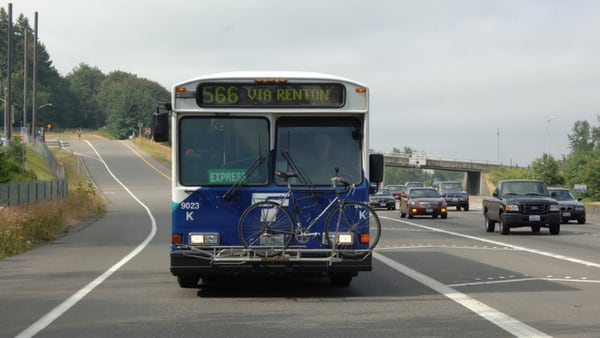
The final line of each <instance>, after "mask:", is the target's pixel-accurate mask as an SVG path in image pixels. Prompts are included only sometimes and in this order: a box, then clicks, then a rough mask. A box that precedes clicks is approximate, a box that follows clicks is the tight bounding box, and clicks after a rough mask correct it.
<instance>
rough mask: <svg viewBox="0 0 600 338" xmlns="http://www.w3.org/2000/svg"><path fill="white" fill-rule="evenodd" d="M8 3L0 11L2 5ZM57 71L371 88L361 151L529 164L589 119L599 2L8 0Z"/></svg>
mask: <svg viewBox="0 0 600 338" xmlns="http://www.w3.org/2000/svg"><path fill="white" fill-rule="evenodd" d="M7 3H8V2H7V1H1V2H0V5H1V6H2V7H4V8H5V9H7ZM11 3H12V8H13V21H16V18H17V17H18V15H19V14H23V15H25V16H26V17H27V18H28V19H29V22H30V24H31V25H32V26H33V21H34V13H35V12H37V13H38V36H39V40H40V41H41V43H43V44H44V46H45V48H46V50H47V51H48V53H49V55H50V58H51V60H52V62H53V65H54V67H55V68H56V69H57V70H58V72H59V73H60V74H61V75H63V76H64V75H67V74H69V73H70V72H72V71H73V70H74V69H75V68H77V67H78V65H79V64H81V63H85V64H87V65H89V66H92V67H97V68H99V69H100V70H101V71H103V72H104V73H106V74H107V73H109V72H111V71H116V70H119V71H124V72H129V73H133V74H136V75H137V76H139V77H143V78H146V79H149V80H152V81H156V82H158V83H159V84H161V85H163V86H164V87H165V88H167V89H170V88H171V86H172V85H173V84H174V83H178V82H181V81H184V80H187V79H190V78H194V77H197V76H201V75H207V74H211V73H219V72H225V71H238V70H294V71H314V72H321V73H327V74H334V75H339V76H342V77H346V78H349V79H352V80H355V81H358V82H361V83H364V84H365V85H366V86H368V87H369V90H370V104H371V107H370V126H371V129H370V131H371V134H370V148H371V149H374V150H376V151H380V152H383V153H389V152H392V150H393V149H394V148H395V149H399V150H404V148H405V147H410V148H411V149H413V150H417V151H422V152H424V153H426V154H427V156H429V157H436V158H447V159H461V160H473V161H489V162H494V163H496V162H502V163H503V164H512V165H519V166H527V165H529V164H530V163H531V162H532V161H533V160H535V159H538V158H540V157H542V156H543V154H544V153H549V154H550V155H552V156H554V157H555V158H557V159H560V158H562V157H563V156H564V155H567V154H568V153H569V151H570V150H569V139H568V135H569V134H571V133H572V130H573V125H574V123H575V122H576V121H583V120H585V121H588V122H589V123H590V124H591V125H592V126H598V125H599V124H600V120H599V118H598V115H599V114H600V43H599V42H600V20H599V19H598V18H600V1H594V0H589V1H585V0H578V1H562V0H514V1H506V0H499V1H492V0H453V1H450V0H448V1H444V0H414V1H407V0H389V1H384V0H371V1H364V0H363V1H357V0H328V1H323V0H303V1H283V0H197V1H194V0H189V1H184V0H162V1H157V0H143V1H131V0H129V1H128V0H100V1H81V0H52V1H49V0H14V1H12V2H11Z"/></svg>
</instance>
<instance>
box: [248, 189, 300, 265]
mask: <svg viewBox="0 0 600 338" xmlns="http://www.w3.org/2000/svg"><path fill="white" fill-rule="evenodd" d="M238 236H239V239H240V242H241V243H242V245H243V246H244V247H245V248H247V249H251V250H252V251H253V252H254V253H256V255H258V256H261V257H269V256H275V255H278V254H280V253H281V250H283V249H286V248H287V247H288V246H289V245H290V243H291V242H292V239H293V237H294V223H293V222H292V216H291V215H290V213H289V211H287V209H286V208H284V207H282V206H281V205H280V204H278V203H275V202H270V201H263V202H258V203H255V204H253V205H251V206H250V207H248V208H247V209H246V210H245V211H244V213H243V214H242V216H241V217H240V221H239V223H238Z"/></svg>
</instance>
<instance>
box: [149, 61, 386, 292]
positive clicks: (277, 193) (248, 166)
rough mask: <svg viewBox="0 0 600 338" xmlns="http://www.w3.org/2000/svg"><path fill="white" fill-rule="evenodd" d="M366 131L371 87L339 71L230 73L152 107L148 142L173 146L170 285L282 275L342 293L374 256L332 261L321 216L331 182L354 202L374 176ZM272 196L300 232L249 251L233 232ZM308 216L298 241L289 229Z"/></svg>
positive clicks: (184, 86) (336, 255) (378, 164)
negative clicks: (318, 281) (308, 278)
mask: <svg viewBox="0 0 600 338" xmlns="http://www.w3.org/2000/svg"><path fill="white" fill-rule="evenodd" d="M368 128H369V90H368V88H367V87H366V86H365V85H363V84H360V83H358V82H355V81H351V80H348V79H344V78H341V77H337V76H331V75H325V74H320V73H309V72H231V73H222V74H215V75H210V76H203V77H198V78H195V79H191V80H189V81H185V82H182V83H178V84H176V85H174V87H173V89H172V98H171V102H170V103H159V104H158V108H157V112H156V114H155V130H154V139H155V141H159V142H164V141H169V140H170V142H171V145H172V191H171V195H172V243H171V253H170V256H171V268H170V270H171V273H172V274H173V275H175V276H177V280H178V282H179V285H180V286H181V287H191V288H196V287H200V286H201V285H202V284H206V283H211V282H213V281H217V280H218V279H219V278H223V277H225V278H227V277H230V276H235V275H242V274H246V273H248V274H251V273H252V274H255V273H257V274H262V273H269V274H273V273H282V274H300V275H317V276H325V277H329V278H330V279H331V281H332V283H333V284H334V285H339V286H347V285H349V284H350V282H351V280H352V278H353V277H354V276H356V275H357V274H358V272H359V271H370V270H371V268H372V266H371V255H370V253H371V252H370V251H371V250H367V251H366V252H365V251H364V250H363V251H359V252H361V253H363V254H357V255H348V254H340V251H343V250H337V248H336V247H335V245H332V242H331V241H330V240H329V238H330V237H328V236H331V235H328V234H327V233H326V232H327V231H326V229H324V228H325V226H324V224H325V221H326V218H327V217H320V216H323V214H324V213H323V210H325V209H326V207H327V206H328V205H329V204H331V201H333V200H334V199H335V198H336V196H338V197H339V196H340V193H339V190H337V188H336V186H335V185H333V186H332V181H333V180H332V178H334V177H337V178H343V182H344V183H345V184H346V186H344V188H345V189H344V190H343V191H342V192H341V195H342V196H341V197H343V198H344V199H345V200H346V201H356V202H360V203H366V202H367V201H368V198H369V193H370V191H371V192H372V191H374V189H376V187H377V186H378V184H379V183H380V182H381V181H382V178H383V177H382V176H383V155H381V154H369V142H368V140H369V129H368ZM169 131H170V135H169ZM290 187H291V189H292V190H293V195H294V198H295V200H296V202H295V203H293V205H292V203H289V198H290V197H289V196H288V195H286V193H287V192H288V191H289V188H290ZM336 192H337V193H336ZM282 196H284V197H283V198H284V199H286V200H285V201H283V202H282V201H281V198H282ZM278 199H279V202H274V203H279V204H277V205H281V206H285V207H286V208H290V211H289V215H294V216H293V217H292V219H293V222H294V225H293V226H294V227H297V228H296V232H297V233H296V235H297V236H295V238H293V239H290V240H286V242H287V244H286V245H285V247H283V246H282V247H280V248H279V250H274V251H272V252H271V253H269V254H265V252H260V253H257V251H256V250H253V248H252V247H249V245H248V244H247V243H245V241H244V240H243V238H242V235H240V228H241V225H239V223H240V218H241V217H242V215H243V214H244V212H245V211H246V210H247V209H248V208H249V207H250V206H251V205H253V204H255V203H259V202H261V201H269V200H278ZM277 205H276V206H277ZM294 206H295V208H297V210H291V209H292V208H293V207H294ZM294 212H296V213H294ZM261 214H262V215H263V216H264V215H266V214H269V211H268V210H264V211H263V212H259V217H260V215H261ZM286 214H287V212H286ZM296 215H299V217H298V219H296ZM279 218H280V219H282V218H281V217H279ZM312 220H316V221H314V222H312V223H314V226H313V227H312V229H311V233H310V236H308V237H305V236H300V235H299V234H298V231H297V229H298V228H300V227H301V226H302V225H304V224H309V223H311V221H312ZM377 222H379V221H377ZM378 231H379V230H378ZM365 235H366V238H367V242H368V234H352V235H351V236H346V237H345V238H346V239H347V240H349V241H359V239H360V240H362V238H363V237H364V236H365ZM300 237H302V238H300ZM378 237H379V233H377V238H378ZM270 239H271V241H272V240H273V238H270ZM349 247H350V248H354V247H353V246H349ZM369 249H372V247H370V248H369ZM346 253H347V250H346ZM200 280H202V283H199V282H200Z"/></svg>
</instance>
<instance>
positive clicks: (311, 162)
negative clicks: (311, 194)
mask: <svg viewBox="0 0 600 338" xmlns="http://www.w3.org/2000/svg"><path fill="white" fill-rule="evenodd" d="M276 135H277V136H276V145H275V151H276V154H277V156H276V167H275V170H280V171H292V172H294V173H296V174H297V175H298V177H297V178H293V179H292V180H293V181H292V182H291V183H292V184H299V185H300V184H301V185H331V178H332V177H334V176H341V177H343V178H344V179H346V180H348V181H351V182H353V183H357V184H358V183H360V182H362V171H361V165H362V163H361V144H362V143H361V142H362V133H361V132H360V121H359V120H358V119H356V118H351V117H340V118H336V119H323V118H310V119H309V118H306V117H303V118H291V117H290V118H281V119H279V120H278V122H277V134H276ZM276 183H277V184H285V182H284V181H283V179H282V178H280V177H276Z"/></svg>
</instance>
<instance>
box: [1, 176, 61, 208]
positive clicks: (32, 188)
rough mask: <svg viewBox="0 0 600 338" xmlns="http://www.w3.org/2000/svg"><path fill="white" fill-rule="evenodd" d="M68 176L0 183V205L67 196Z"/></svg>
mask: <svg viewBox="0 0 600 338" xmlns="http://www.w3.org/2000/svg"><path fill="white" fill-rule="evenodd" d="M68 193H69V182H68V180H67V179H66V178H59V179H55V180H50V181H31V182H10V183H2V184H0V206H17V205H22V204H27V203H32V202H37V201H43V200H49V199H54V198H66V197H67V195H68Z"/></svg>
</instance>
